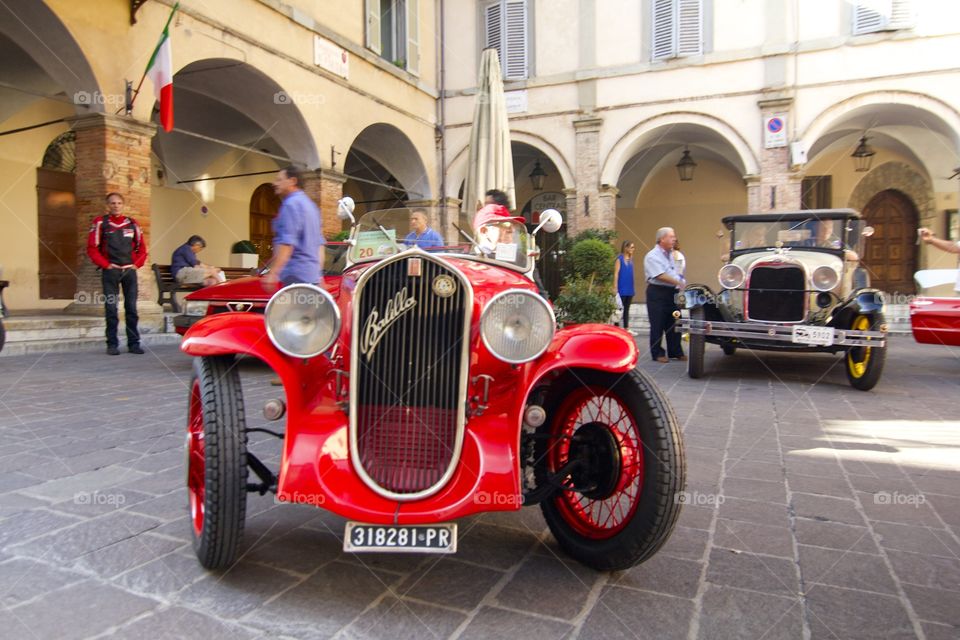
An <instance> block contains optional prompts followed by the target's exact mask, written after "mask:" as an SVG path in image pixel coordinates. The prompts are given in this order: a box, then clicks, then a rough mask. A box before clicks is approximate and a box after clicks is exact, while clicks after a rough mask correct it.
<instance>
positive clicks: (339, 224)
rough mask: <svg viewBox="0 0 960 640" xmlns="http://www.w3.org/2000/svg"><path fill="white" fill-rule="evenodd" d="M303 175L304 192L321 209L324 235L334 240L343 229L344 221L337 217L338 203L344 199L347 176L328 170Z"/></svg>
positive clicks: (306, 172) (305, 172) (308, 172)
mask: <svg viewBox="0 0 960 640" xmlns="http://www.w3.org/2000/svg"><path fill="white" fill-rule="evenodd" d="M302 175H303V190H304V192H305V193H306V194H307V195H308V196H310V199H311V200H313V201H314V202H315V203H317V206H318V207H320V219H321V220H322V221H323V235H324V237H325V238H328V239H329V238H332V237H333V236H335V235H337V234H338V233H340V230H341V229H343V221H342V220H340V218H339V217H338V216H337V202H338V201H339V200H340V198H342V197H343V183H344V182H346V181H347V176H345V175H343V174H342V173H340V172H339V171H331V170H328V169H318V170H317V171H304V172H303V174H302Z"/></svg>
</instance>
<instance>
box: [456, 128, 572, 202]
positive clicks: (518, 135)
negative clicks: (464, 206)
mask: <svg viewBox="0 0 960 640" xmlns="http://www.w3.org/2000/svg"><path fill="white" fill-rule="evenodd" d="M510 142H511V143H513V142H522V143H524V144H528V145H530V146H531V147H533V148H534V149H536V150H537V151H539V152H540V153H542V154H543V155H545V156H546V157H547V158H548V159H549V160H550V162H552V163H553V165H554V166H555V167H556V168H557V171H558V172H559V173H560V178H561V179H562V180H563V186H564V188H565V189H572V188H574V186H575V185H576V177H575V176H574V174H573V171H572V170H571V169H570V163H569V162H567V159H566V157H565V156H564V155H563V153H562V152H561V151H560V150H559V149H557V147H556V146H554V145H553V144H552V143H551V142H549V141H547V140H546V139H545V138H542V137H541V136H538V135H536V134H533V133H528V132H526V131H515V130H513V129H511V130H510ZM469 149H470V145H469V144H467V145H464V146H463V147H462V148H461V149H460V150H459V151H458V152H457V154H456V155H455V156H454V157H453V160H451V161H450V163H449V164H448V165H447V183H446V196H447V197H448V198H457V197H459V189H460V185H461V183H463V181H464V180H466V177H467V156H468V155H469V154H468V153H467V152H468V150H469Z"/></svg>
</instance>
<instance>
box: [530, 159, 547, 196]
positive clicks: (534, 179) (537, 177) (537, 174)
mask: <svg viewBox="0 0 960 640" xmlns="http://www.w3.org/2000/svg"><path fill="white" fill-rule="evenodd" d="M546 177H547V172H546V171H544V170H543V167H541V166H540V161H539V160H537V163H536V164H535V165H533V171H531V172H530V184H532V185H533V190H534V191H543V181H544V179H545V178H546Z"/></svg>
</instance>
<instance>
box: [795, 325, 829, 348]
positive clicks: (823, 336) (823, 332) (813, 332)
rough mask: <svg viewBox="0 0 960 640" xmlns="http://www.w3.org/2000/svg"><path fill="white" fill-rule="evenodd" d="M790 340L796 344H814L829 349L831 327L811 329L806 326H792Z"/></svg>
mask: <svg viewBox="0 0 960 640" xmlns="http://www.w3.org/2000/svg"><path fill="white" fill-rule="evenodd" d="M792 339H793V341H794V342H796V343H797V344H814V345H822V346H824V347H829V346H830V345H832V344H833V327H812V326H810V325H806V324H798V325H794V327H793V338H792Z"/></svg>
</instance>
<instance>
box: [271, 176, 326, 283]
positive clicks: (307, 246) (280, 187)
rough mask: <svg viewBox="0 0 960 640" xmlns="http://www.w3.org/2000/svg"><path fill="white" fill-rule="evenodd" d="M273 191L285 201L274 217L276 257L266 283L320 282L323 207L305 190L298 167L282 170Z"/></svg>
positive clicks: (274, 253)
mask: <svg viewBox="0 0 960 640" xmlns="http://www.w3.org/2000/svg"><path fill="white" fill-rule="evenodd" d="M273 190H274V191H275V192H276V194H277V195H278V196H280V197H281V198H283V202H282V203H281V204H280V212H279V213H277V217H276V218H274V219H273V234H274V236H273V258H272V259H271V261H270V271H269V272H267V274H266V275H265V276H264V277H263V282H264V285H265V286H268V287H272V286H273V285H275V284H276V283H277V282H279V283H280V284H281V285H282V286H286V285H288V284H294V283H296V282H305V283H309V284H318V283H319V282H320V277H321V275H322V273H321V270H320V265H321V264H323V245H324V243H325V240H324V239H323V233H322V227H321V221H320V210H319V209H318V208H317V205H315V204H314V203H313V200H311V199H310V198H309V196H307V194H306V193H304V192H303V187H302V185H301V176H300V170H299V169H297V168H296V167H287V168H285V169H281V170H280V171H279V172H278V173H277V177H276V178H275V179H274V181H273Z"/></svg>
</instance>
